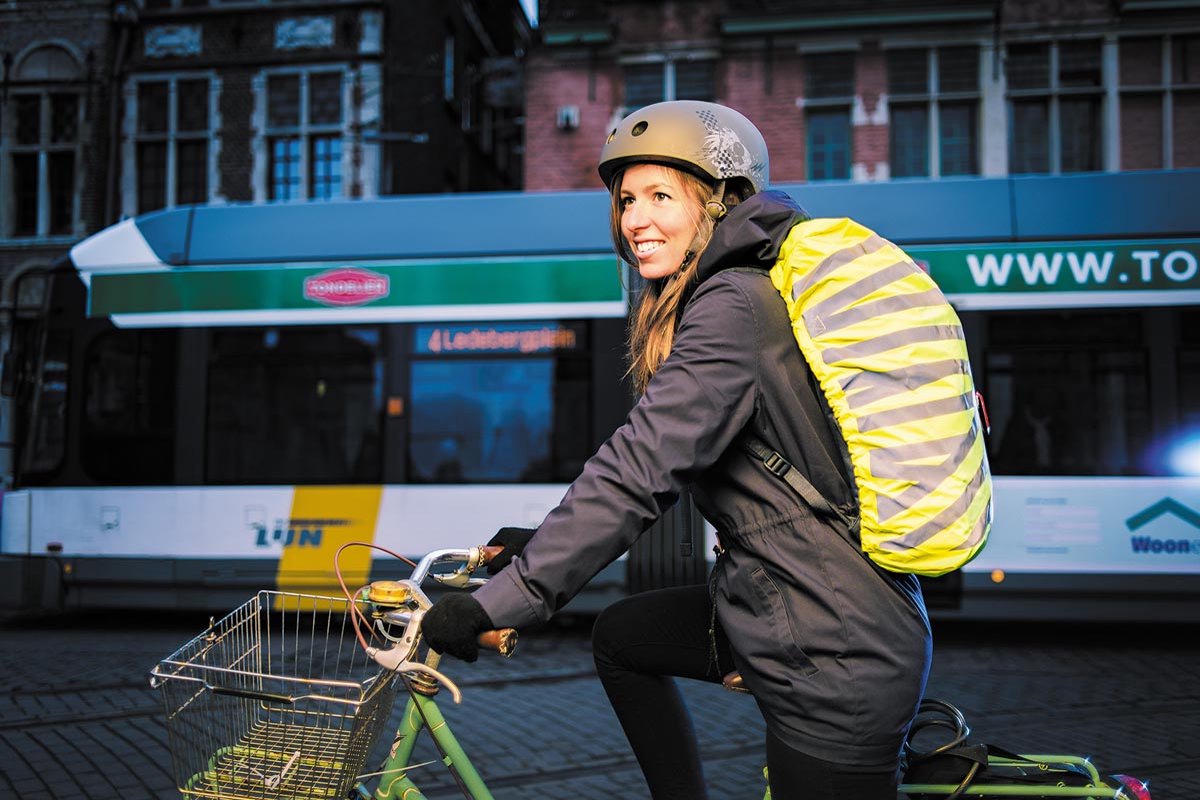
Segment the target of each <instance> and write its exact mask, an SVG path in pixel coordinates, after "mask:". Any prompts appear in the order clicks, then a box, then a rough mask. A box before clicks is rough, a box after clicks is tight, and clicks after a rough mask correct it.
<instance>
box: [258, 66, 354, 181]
mask: <svg viewBox="0 0 1200 800" xmlns="http://www.w3.org/2000/svg"><path fill="white" fill-rule="evenodd" d="M343 118H344V110H343V103H342V73H341V72H340V71H336V72H333V71H321V72H316V71H314V72H289V73H280V74H275V75H269V76H267V172H268V179H267V198H268V199H270V200H298V199H301V198H311V199H321V200H327V199H331V198H335V197H342V196H343V191H342V137H343V131H342V126H343Z"/></svg>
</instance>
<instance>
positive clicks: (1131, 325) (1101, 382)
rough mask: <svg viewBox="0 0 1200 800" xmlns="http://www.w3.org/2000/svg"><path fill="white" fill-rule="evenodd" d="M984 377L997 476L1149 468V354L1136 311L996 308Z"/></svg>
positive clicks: (1128, 471) (1125, 472) (1121, 472)
mask: <svg viewBox="0 0 1200 800" xmlns="http://www.w3.org/2000/svg"><path fill="white" fill-rule="evenodd" d="M985 373H986V382H985V392H986V397H987V406H988V411H989V413H990V416H991V422H992V434H991V437H990V453H991V456H990V457H991V463H992V469H993V470H994V471H995V472H996V473H997V474H1001V475H1130V474H1140V473H1142V472H1144V471H1145V469H1146V468H1147V467H1146V464H1145V463H1144V457H1145V452H1146V449H1147V447H1148V445H1149V436H1150V424H1149V418H1150V413H1149V408H1150V404H1149V389H1148V359H1147V353H1146V349H1145V347H1144V346H1143V344H1142V325H1141V317H1140V315H1139V314H1137V313H1136V312H1134V313H1122V312H1090V311H1080V312H1069V313H1068V312H1063V313H1041V312H1028V313H1026V312H1013V313H996V314H995V315H993V316H992V317H991V318H990V319H989V320H988V344H987V353H986V356H985Z"/></svg>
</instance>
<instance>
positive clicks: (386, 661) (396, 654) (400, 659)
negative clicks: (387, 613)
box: [367, 593, 429, 672]
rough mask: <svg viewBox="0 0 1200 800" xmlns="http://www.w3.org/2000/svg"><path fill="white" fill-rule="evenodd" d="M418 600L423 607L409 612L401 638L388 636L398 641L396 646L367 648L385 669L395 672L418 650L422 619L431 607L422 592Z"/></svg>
mask: <svg viewBox="0 0 1200 800" xmlns="http://www.w3.org/2000/svg"><path fill="white" fill-rule="evenodd" d="M416 600H417V602H418V604H419V605H421V606H422V607H421V608H418V609H417V610H416V611H413V612H412V613H411V614H409V617H408V624H407V625H406V626H405V627H404V635H403V636H401V637H400V638H399V639H394V638H392V637H388V638H390V639H392V641H394V642H396V646H395V647H391V648H389V649H387V650H380V649H379V648H378V647H374V646H370V647H368V648H367V655H369V656H370V657H371V658H372V659H373V660H374V661H375V663H377V664H379V665H380V666H381V667H383V668H385V669H390V670H392V671H393V672H395V671H396V670H398V669H399V668H400V665H402V664H409V663H412V662H411V661H410V660H409V659H411V658H412V657H413V655H415V654H416V652H417V641H418V639H419V638H420V635H421V621H422V620H423V619H424V618H425V612H426V611H427V610H428V608H429V601H428V599H426V598H425V597H424V596H423V594H420V593H418V595H417V597H416ZM422 601H423V602H422Z"/></svg>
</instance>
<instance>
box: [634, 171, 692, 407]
mask: <svg viewBox="0 0 1200 800" xmlns="http://www.w3.org/2000/svg"><path fill="white" fill-rule="evenodd" d="M660 168H661V169H662V170H663V172H664V173H665V174H666V175H667V176H669V177H670V178H671V179H673V180H674V181H675V182H676V183H678V184H679V185H680V186H681V187H683V191H684V194H685V196H686V197H687V199H689V200H691V201H693V202H692V205H693V207H694V212H695V213H694V217H695V220H694V221H695V226H696V239H695V242H697V246H696V247H695V249H694V250H692V251H690V252H689V253H688V256H687V257H686V258H685V260H684V263H683V266H682V267H681V268H680V269H678V270H676V271H675V272H674V273H672V274H670V275H667V276H666V277H663V278H659V279H657V280H652V281H648V282H647V283H646V286H645V289H643V291H642V293H641V298H640V300H639V302H638V305H637V310H636V311H634V313H633V319H632V320H631V321H630V323H629V341H628V347H629V350H628V358H629V370H628V372H627V373H626V375H628V376H631V377H632V378H633V385H634V388H635V389H636V390H637V393H638V394H642V393H643V392H645V391H646V386H647V385H648V384H649V383H650V379H651V378H652V377H654V373H655V372H657V371H658V368H659V367H660V366H662V363H663V362H664V361H666V360H667V356H668V355H670V353H671V345H672V344H673V343H674V341H675V329H676V327H677V326H678V324H679V316H680V314H681V313H682V310H683V306H684V304H685V302H686V301H687V298H688V297H689V296H690V295H691V290H692V288H693V287H694V285H695V282H696V269H697V265H698V264H699V263H700V255H701V254H702V253H703V252H704V249H705V248H706V247H707V246H708V242H709V240H710V239H711V238H712V232H713V227H714V226H715V224H716V223H715V222H714V221H713V219H712V218H711V217H710V216H709V215H708V214H707V213H705V210H704V204H705V203H707V202H708V201H709V200H710V199H711V198H712V193H713V187H712V185H711V184H709V183H708V182H706V181H704V180H702V179H700V178H698V177H696V176H695V175H693V174H692V173H690V172H684V171H683V170H679V169H675V168H673V167H667V166H662V165H660ZM623 178H624V171H623V170H622V172H621V173H620V174H618V175H617V176H616V178H615V179H614V180H613V182H612V187H613V188H612V217H611V226H612V237H613V244H614V245H615V246H616V248H617V252H618V253H619V254H620V255H621V257H622V258H623V259H624V260H625V261H627V262H629V264H630V265H631V266H634V267H636V266H637V258H636V257H635V256H634V255H633V253H631V252H630V249H629V243H628V242H627V241H626V240H625V235H624V234H623V233H622V232H621V181H622V180H623Z"/></svg>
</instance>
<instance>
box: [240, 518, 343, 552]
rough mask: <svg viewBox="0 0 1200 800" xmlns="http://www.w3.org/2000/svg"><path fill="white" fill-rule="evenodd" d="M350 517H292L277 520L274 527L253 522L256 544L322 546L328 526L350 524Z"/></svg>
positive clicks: (267, 545) (269, 545)
mask: <svg viewBox="0 0 1200 800" xmlns="http://www.w3.org/2000/svg"><path fill="white" fill-rule="evenodd" d="M349 524H350V520H348V519H298V518H296V517H292V518H291V519H287V520H282V519H277V520H275V525H274V527H273V528H268V527H267V526H266V525H265V524H263V523H261V522H260V523H257V524H252V525H251V526H250V527H251V530H252V531H254V544H255V545H256V546H258V547H271V546H272V545H277V544H278V545H283V546H284V547H320V546H321V539H322V538H323V537H324V535H325V529H326V528H335V527H339V526H343V525H349Z"/></svg>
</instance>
